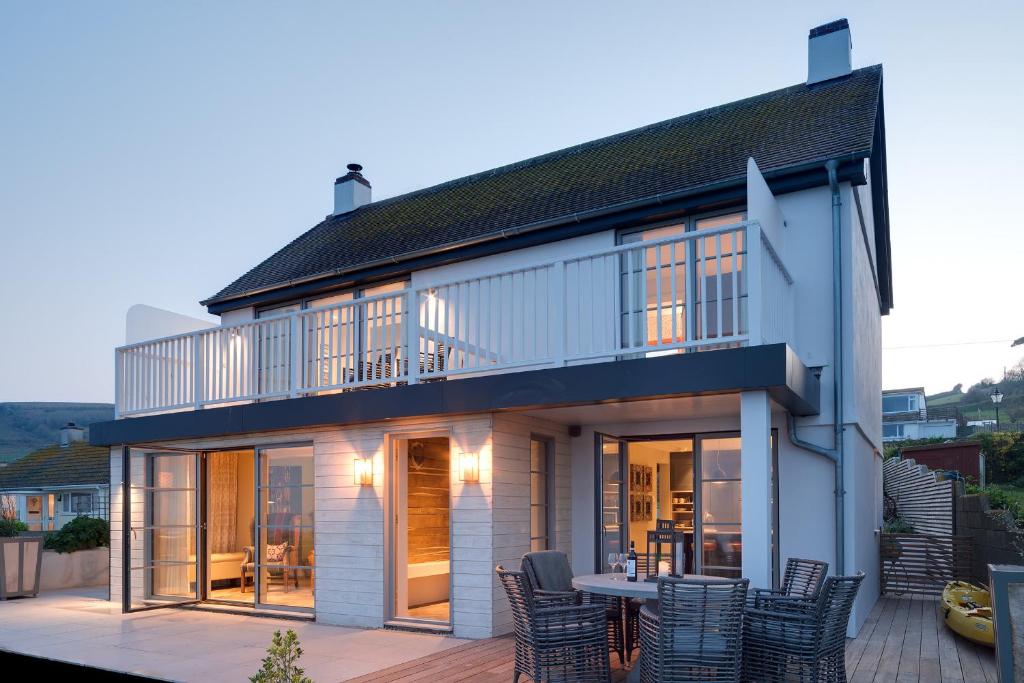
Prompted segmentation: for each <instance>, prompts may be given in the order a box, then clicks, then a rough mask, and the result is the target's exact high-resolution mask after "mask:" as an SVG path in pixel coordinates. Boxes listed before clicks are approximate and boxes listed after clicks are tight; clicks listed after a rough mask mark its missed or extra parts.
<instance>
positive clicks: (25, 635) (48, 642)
mask: <svg viewBox="0 0 1024 683" xmlns="http://www.w3.org/2000/svg"><path fill="white" fill-rule="evenodd" d="M289 628H290V629H292V630H294V631H295V632H296V634H298V636H299V642H300V644H301V646H302V649H303V651H304V654H303V655H302V659H301V666H302V667H303V668H305V669H306V675H307V676H309V677H310V678H312V679H313V680H314V681H317V682H318V683H319V682H322V681H345V680H349V679H352V678H355V677H358V676H361V675H364V674H367V673H371V672H374V671H378V670H380V669H387V668H389V667H393V666H397V665H400V664H402V663H404V662H408V661H410V660H414V659H418V658H421V657H424V656H427V655H432V654H438V653H440V652H443V651H445V650H447V649H449V648H452V647H456V646H459V645H463V644H465V643H467V642H468V641H465V640H460V639H458V638H449V637H441V636H436V635H425V634H424V635H421V634H416V633H405V632H400V631H383V630H377V631H368V630H363V629H352V628H343V627H340V626H326V625H321V624H314V623H312V622H305V621H294V620H286V619H269V618H264V617H254V616H240V615H236V614H221V613H214V612H206V611H196V610H182V609H165V610H155V611H151V612H140V613H137V614H130V615H123V614H121V612H120V606H119V605H115V604H113V603H111V602H108V601H107V600H106V591H105V590H103V589H74V590H68V591H53V592H49V593H41V594H40V595H39V597H38V598H34V599H21V600H9V601H7V602H0V650H7V651H11V652H19V653H23V654H28V655H36V656H40V657H46V658H48V659H55V660H59V661H64V662H73V663H77V664H86V665H88V666H93V667H96V668H99V669H107V670H112V671H121V672H128V673H133V674H139V675H143V676H149V677H152V678H158V679H164V680H172V681H216V680H221V681H225V683H226V682H228V681H244V680H248V677H249V676H250V675H252V674H253V673H255V672H256V671H257V669H259V667H260V663H261V660H262V659H263V657H264V655H265V654H266V648H267V646H268V645H269V644H270V638H271V635H273V633H274V630H275V629H281V630H282V631H284V630H287V629H289Z"/></svg>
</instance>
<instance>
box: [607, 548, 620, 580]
mask: <svg viewBox="0 0 1024 683" xmlns="http://www.w3.org/2000/svg"><path fill="white" fill-rule="evenodd" d="M618 566H619V554H618V553H608V567H609V568H611V570H612V578H615V573H616V571H617V568H618Z"/></svg>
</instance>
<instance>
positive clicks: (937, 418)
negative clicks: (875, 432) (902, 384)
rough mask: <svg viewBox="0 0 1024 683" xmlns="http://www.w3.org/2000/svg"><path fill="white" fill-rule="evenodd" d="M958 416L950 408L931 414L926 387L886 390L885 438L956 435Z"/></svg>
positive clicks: (922, 437) (895, 439) (883, 429)
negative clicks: (926, 397) (925, 391)
mask: <svg viewBox="0 0 1024 683" xmlns="http://www.w3.org/2000/svg"><path fill="white" fill-rule="evenodd" d="M956 428H957V418H956V417H955V410H954V413H950V412H949V411H933V414H932V415H929V414H928V406H927V401H926V400H925V394H924V387H913V388H910V389H887V390H885V391H883V392H882V440H883V441H903V440H904V439H927V438H930V437H942V438H947V439H955V438H956Z"/></svg>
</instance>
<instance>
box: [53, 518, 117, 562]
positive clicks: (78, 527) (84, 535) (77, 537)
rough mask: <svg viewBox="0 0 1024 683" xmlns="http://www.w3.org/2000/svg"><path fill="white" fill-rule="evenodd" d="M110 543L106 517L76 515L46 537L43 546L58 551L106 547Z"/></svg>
mask: <svg viewBox="0 0 1024 683" xmlns="http://www.w3.org/2000/svg"><path fill="white" fill-rule="evenodd" d="M109 545H110V525H109V524H108V523H107V520H105V519H97V518H95V517H75V518H74V519H73V520H71V521H70V522H68V523H67V524H65V525H64V526H63V527H61V528H60V529H58V530H57V531H54V532H53V533H52V534H49V535H48V536H47V537H46V542H45V543H44V544H43V547H44V548H46V549H47V550H56V551H57V552H58V553H73V552H75V551H76V550H89V549H91V548H105V547H107V546H109Z"/></svg>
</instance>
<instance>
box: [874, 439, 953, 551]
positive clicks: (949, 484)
mask: <svg viewBox="0 0 1024 683" xmlns="http://www.w3.org/2000/svg"><path fill="white" fill-rule="evenodd" d="M882 487H883V489H884V491H885V495H886V497H887V498H889V499H890V500H892V501H893V503H895V505H896V512H897V514H899V516H900V517H902V518H903V519H904V520H906V521H907V522H909V523H910V524H911V525H913V527H914V531H916V532H917V533H920V534H937V535H939V536H943V535H944V536H950V535H952V534H953V532H954V531H955V530H956V528H955V526H954V524H955V522H954V513H953V510H954V495H955V494H956V492H957V488H956V482H954V481H952V480H949V479H944V478H942V477H941V476H940V475H937V474H936V473H935V472H932V471H931V470H929V469H928V468H927V467H925V466H924V465H918V464H917V463H916V462H914V461H913V460H912V459H909V458H908V459H905V460H901V459H897V458H889V459H888V460H886V461H885V463H884V464H883V465H882Z"/></svg>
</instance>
